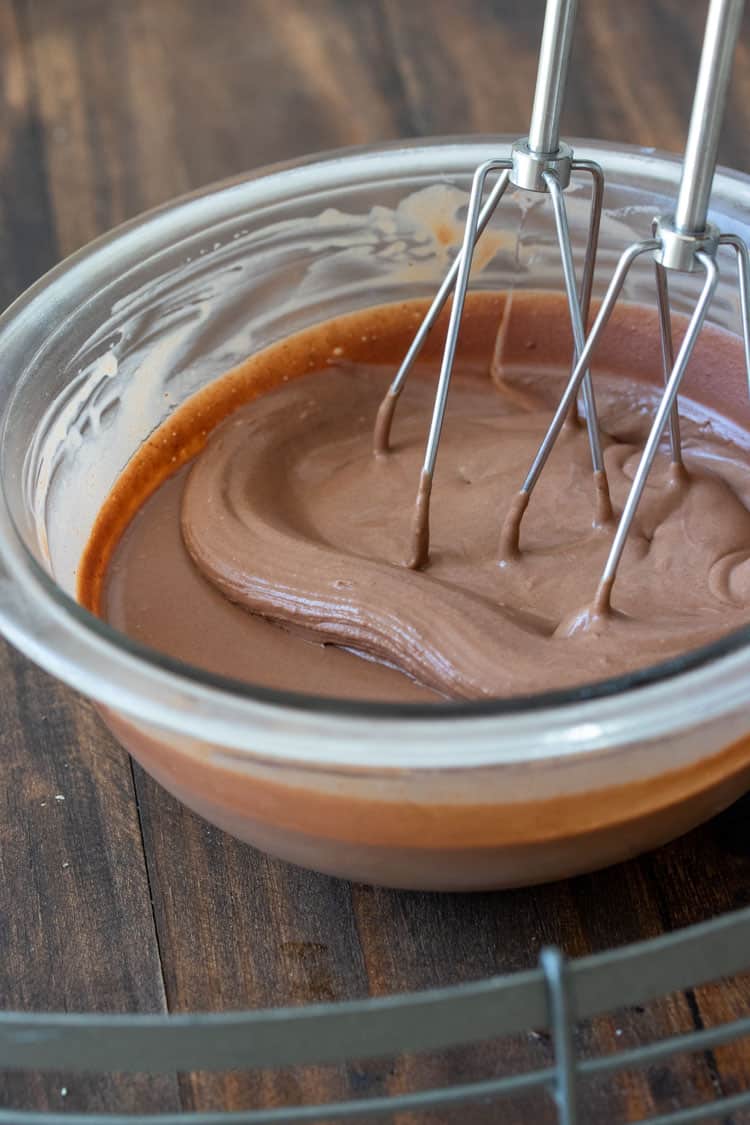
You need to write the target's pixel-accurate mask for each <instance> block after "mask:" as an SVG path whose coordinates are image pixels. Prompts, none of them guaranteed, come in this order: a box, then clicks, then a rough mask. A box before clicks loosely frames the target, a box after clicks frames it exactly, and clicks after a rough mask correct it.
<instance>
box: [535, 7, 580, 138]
mask: <svg viewBox="0 0 750 1125" xmlns="http://www.w3.org/2000/svg"><path fill="white" fill-rule="evenodd" d="M576 7H577V0H547V7H546V9H545V13H544V28H543V30H542V42H541V46H540V48H539V64H538V68H537V74H536V89H535V90H534V105H533V108H532V110H531V124H530V126H529V138H528V140H529V148H530V149H531V151H532V152H534V153H555V152H557V151H558V149H559V148H560V114H561V112H562V103H563V95H564V92H565V81H566V78H567V75H568V64H569V62H570V51H571V47H572V45H573V29H574V27H575V19H576Z"/></svg>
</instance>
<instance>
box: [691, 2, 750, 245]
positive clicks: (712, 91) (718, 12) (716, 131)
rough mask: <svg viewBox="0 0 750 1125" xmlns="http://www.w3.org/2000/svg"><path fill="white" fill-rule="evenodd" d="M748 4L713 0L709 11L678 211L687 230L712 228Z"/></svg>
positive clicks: (697, 230) (696, 230)
mask: <svg viewBox="0 0 750 1125" xmlns="http://www.w3.org/2000/svg"><path fill="white" fill-rule="evenodd" d="M743 7H744V0H711V4H710V6H709V9H708V19H707V20H706V31H705V36H704V39H703V50H702V52H701V61H700V67H699V69H698V80H697V82H696V87H695V95H694V97H693V109H692V112H691V114H690V126H689V129H688V137H687V143H686V145H685V159H684V163H683V166H682V178H681V180H680V191H679V195H678V197H677V207H676V209H675V227H676V228H677V230H678V231H680V232H681V233H687V234H694V233H696V234H697V233H700V232H701V231H703V230H705V228H706V218H707V215H708V204H709V199H710V196H711V186H712V183H713V178H714V170H715V168H716V153H717V150H718V147H719V135H720V133H721V124H722V120H723V118H724V108H725V106H726V100H727V91H728V88H729V79H730V75H731V72H732V59H733V57H734V50H735V46H736V43H737V37H738V35H739V30H740V20H741V19H742V9H743Z"/></svg>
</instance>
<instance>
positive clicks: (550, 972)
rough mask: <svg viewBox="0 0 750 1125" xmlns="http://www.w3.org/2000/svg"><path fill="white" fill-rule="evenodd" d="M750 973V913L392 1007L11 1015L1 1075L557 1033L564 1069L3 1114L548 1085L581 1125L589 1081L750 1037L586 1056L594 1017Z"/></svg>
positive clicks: (747, 1100) (23, 1122) (20, 1119)
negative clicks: (439, 1082) (581, 1054)
mask: <svg viewBox="0 0 750 1125" xmlns="http://www.w3.org/2000/svg"><path fill="white" fill-rule="evenodd" d="M749 968H750V909H746V910H741V911H738V912H736V913H733V914H726V915H724V916H723V917H721V918H718V919H716V920H714V921H711V922H705V923H702V924H700V925H697V926H692V927H690V928H688V929H684V930H679V931H677V932H676V933H673V934H668V935H664V936H662V937H658V938H654V939H651V940H650V941H644V942H639V943H637V944H634V945H627V946H623V947H621V948H619V949H615V950H612V951H610V952H606V953H600V954H597V955H595V956H591V957H583V958H580V959H577V960H575V961H566V959H565V958H564V957H563V955H562V953H561V952H560V951H559V950H558V949H556V948H550V949H545V950H543V951H542V953H541V956H540V958H539V966H538V968H536V969H532V970H530V971H528V972H522V973H514V974H511V975H508V976H498V977H491V978H489V979H487V980H483V981H478V982H476V983H471V984H463V985H459V986H455V987H451V988H445V989H435V990H431V991H426V992H417V993H407V994H404V995H399V996H394V997H388V998H385V999H374V1000H364V1001H356V1002H347V1003H337V1004H319V1005H314V1006H309V1007H305V1008H292V1009H282V1008H280V1009H274V1010H271V1011H258V1012H227V1013H222V1014H209V1013H195V1014H189V1015H187V1014H186V1015H174V1016H163V1015H142V1016H140V1015H121V1016H117V1015H84V1014H57V1013H25V1012H1V1013H0V1070H11V1069H28V1070H40V1071H43V1070H57V1071H60V1070H66V1071H71V1072H82V1071H86V1072H99V1073H105V1072H110V1071H116V1072H121V1073H122V1072H125V1073H127V1072H131V1073H132V1072H141V1073H146V1074H163V1073H170V1072H174V1071H191V1070H230V1069H236V1068H240V1067H241V1068H253V1067H267V1066H293V1065H307V1064H321V1063H345V1062H347V1061H350V1060H352V1059H361V1058H376V1057H379V1056H385V1055H395V1054H398V1053H400V1052H403V1051H409V1052H412V1051H424V1050H429V1049H435V1048H443V1047H453V1046H459V1045H464V1044H471V1043H477V1042H480V1041H482V1040H488V1039H495V1038H497V1037H499V1036H503V1035H512V1034H514V1033H517V1032H520V1031H526V1030H528V1028H530V1027H546V1028H549V1029H550V1031H551V1033H552V1041H553V1044H554V1051H555V1056H554V1065H553V1066H550V1067H547V1068H544V1069H540V1070H533V1071H529V1072H527V1073H522V1074H515V1075H510V1076H505V1077H498V1078H492V1079H488V1080H486V1081H483V1082H471V1083H466V1084H457V1085H453V1086H447V1087H444V1088H440V1089H430V1090H421V1091H415V1092H413V1093H407V1094H399V1095H395V1096H383V1097H376V1098H360V1099H357V1100H349V1101H343V1102H337V1103H328V1104H319V1105H307V1106H291V1107H289V1108H273V1109H252V1110H243V1111H240V1112H225V1111H219V1112H207V1113H195V1112H188V1113H166V1114H147V1115H143V1114H136V1115H133V1114H125V1115H123V1114H107V1113H104V1114H103V1113H83V1114H80V1113H58V1112H29V1111H25V1110H15V1109H0V1125H292V1123H296V1122H315V1121H327V1122H328V1121H357V1120H359V1119H361V1118H363V1117H367V1118H368V1119H373V1118H375V1117H379V1116H386V1115H388V1114H394V1113H397V1112H404V1111H411V1112H416V1111H419V1110H424V1109H434V1108H447V1107H449V1106H457V1105H464V1104H469V1103H471V1102H477V1101H487V1100H488V1099H493V1098H497V1099H501V1098H510V1097H513V1096H518V1095H522V1094H526V1093H528V1092H529V1091H533V1090H540V1089H542V1090H546V1091H547V1092H548V1093H549V1094H550V1095H551V1097H552V1098H553V1099H554V1101H555V1104H556V1106H557V1115H558V1121H559V1122H560V1125H575V1122H576V1120H577V1107H578V1106H579V1104H580V1103H581V1100H582V1098H583V1097H584V1096H585V1084H586V1081H587V1080H588V1079H591V1078H594V1077H600V1076H602V1075H608V1074H613V1073H615V1072H617V1071H623V1070H632V1069H637V1068H640V1067H645V1066H649V1065H652V1064H653V1063H656V1062H660V1061H662V1060H664V1059H667V1058H670V1057H672V1056H674V1055H676V1054H679V1053H681V1052H692V1051H699V1050H708V1049H710V1048H714V1047H718V1046H721V1045H723V1044H726V1043H730V1042H733V1041H735V1040H738V1039H741V1038H743V1037H745V1036H750V1015H748V1016H746V1017H743V1018H742V1019H738V1020H734V1021H732V1022H730V1023H724V1024H720V1025H718V1026H716V1027H711V1028H706V1029H702V1030H699V1031H694V1032H691V1033H689V1034H683V1035H675V1036H671V1037H668V1038H665V1039H661V1040H658V1041H657V1042H654V1043H651V1044H648V1045H647V1046H639V1047H636V1048H632V1049H628V1050H622V1051H618V1052H614V1053H612V1054H608V1055H605V1056H600V1057H598V1058H594V1059H585V1060H578V1059H576V1056H575V1047H574V1039H573V1032H574V1029H575V1026H576V1023H577V1022H578V1021H580V1020H583V1019H586V1018H589V1017H592V1016H597V1015H602V1014H604V1013H606V1012H608V1011H610V1010H612V1009H617V1008H621V1007H624V1006H630V1005H633V1004H642V1003H645V1002H647V1001H650V1000H654V999H656V998H657V997H660V996H665V995H667V994H668V993H671V992H676V991H679V990H681V989H685V988H691V987H695V986H697V985H701V984H706V983H708V982H709V981H712V980H717V979H719V978H720V977H729V976H734V975H736V974H737V973H740V972H742V971H743V970H745V969H749ZM748 1108H750V1090H747V1091H745V1092H743V1093H739V1094H735V1095H732V1096H728V1097H722V1098H719V1099H717V1100H714V1101H712V1102H708V1103H705V1104H702V1105H698V1106H689V1107H685V1108H684V1109H680V1110H677V1111H675V1112H673V1113H669V1114H667V1115H666V1116H659V1117H650V1118H647V1119H644V1122H645V1125H682V1123H687V1122H700V1121H707V1120H708V1119H710V1118H716V1117H717V1116H720V1115H721V1116H726V1115H728V1114H730V1113H732V1112H735V1111H737V1110H740V1109H748Z"/></svg>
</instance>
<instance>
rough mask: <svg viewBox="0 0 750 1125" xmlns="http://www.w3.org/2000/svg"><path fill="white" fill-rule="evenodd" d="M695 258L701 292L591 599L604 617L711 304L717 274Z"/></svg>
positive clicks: (707, 261)
mask: <svg viewBox="0 0 750 1125" xmlns="http://www.w3.org/2000/svg"><path fill="white" fill-rule="evenodd" d="M696 257H697V259H698V261H699V263H700V264H701V265H702V266H703V268H704V269H705V271H706V280H705V283H704V285H703V289H702V290H701V295H700V297H699V298H698V303H697V305H696V306H695V309H694V311H693V315H692V317H691V318H690V323H689V325H688V329H687V332H686V333H685V336H684V339H683V341H682V343H681V345H680V350H679V352H678V353H677V359H676V361H675V364H674V367H673V369H672V373H671V375H670V377H669V380H668V382H667V386H666V389H665V391H664V396H663V398H662V400H661V402H660V403H659V409H658V410H657V412H656V416H655V418H654V421H653V424H652V426H651V430H650V432H649V435H648V440H647V441H646V445H645V447H644V450H643V453H642V454H641V459H640V461H639V463H638V468H637V469H636V473H635V476H634V477H633V483H632V485H631V488H630V491H629V492H628V498H627V500H626V502H625V507H624V508H623V511H622V516H621V517H620V522H619V524H618V525H617V531H616V533H615V537H614V539H613V541H612V546H611V548H610V552H609V555H608V557H607V561H606V563H605V565H604V570H603V571H602V576H601V578H600V579H599V586H598V588H597V591H596V596H595V598H594V613H595V614H603V613H607V612H608V610H609V608H610V597H611V593H612V586H613V585H614V581H615V575H616V574H617V568H618V566H619V564H620V559H621V558H622V552H623V550H624V548H625V542H626V540H627V537H628V534H629V532H630V527H631V524H632V522H633V517H634V516H635V511H636V508H637V507H638V504H639V502H640V499H641V495H642V494H643V489H644V487H645V485H646V480H647V478H648V474H649V473H650V471H651V466H652V465H653V463H654V458H655V456H656V451H657V449H658V447H659V442H660V441H661V435H662V433H663V431H664V427H665V425H666V422H667V418H668V416H669V413H670V411H671V410H672V407H673V405H674V403H675V401H676V399H677V393H678V391H679V389H680V383H681V382H682V379H683V376H684V374H685V370H686V368H687V365H688V363H689V362H690V357H691V355H692V354H693V349H694V348H695V344H696V341H697V339H698V335H699V333H700V331H701V328H702V327H703V322H704V320H705V319H706V313H707V312H708V307H709V305H710V304H711V300H712V298H713V295H714V293H715V291H716V286H717V284H718V281H719V270H718V267H717V265H716V262H715V261H714V259H713V258H712V257H711V256H710V255H709V254H705V253H704V252H703V251H698V253H697V255H696Z"/></svg>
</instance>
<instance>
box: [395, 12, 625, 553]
mask: <svg viewBox="0 0 750 1125" xmlns="http://www.w3.org/2000/svg"><path fill="white" fill-rule="evenodd" d="M576 6H577V0H548V2H547V7H546V12H545V18H544V29H543V32H542V42H541V47H540V52H539V68H538V73H537V82H536V91H535V94H534V103H533V108H532V114H531V125H530V128H529V135H528V137H526V138H521V139H520V140H518V141H516V143H515V144H514V145H512V147H511V151H510V156H509V157H507V158H504V157H499V158H498V159H493V160H488V161H486V162H485V163H484V164H482V165H480V166H479V167H478V168H477V169H476V171H475V173H474V178H473V181H472V187H471V193H470V196H469V207H468V214H467V217H466V226H465V229H464V237H463V244H462V246H461V250H460V252H459V253H458V255H457V256H456V258H455V260H454V262H453V265H452V266H451V269H450V270H449V272H448V274H447V275H446V277H445V280H444V281H443V284H442V285H441V286H440V289H439V290H438V293H437V295H436V296H435V299H434V300H433V302H432V305H431V306H430V308H429V311H428V313H427V315H426V316H425V318H424V320H423V321H422V324H421V325H420V328H419V331H418V332H417V334H416V336H415V337H414V340H413V342H412V344H411V347H410V348H409V350H408V352H407V354H406V356H405V358H404V360H403V363H402V364H401V367H400V368H399V370H398V372H397V374H396V376H395V378H394V380H393V382H392V383H391V386H390V388H389V390H388V392H387V393H386V396H385V398H384V399H383V402H382V403H381V406H380V409H379V411H378V415H377V420H376V423H375V433H374V446H375V452H376V454H384V453H386V452H387V451H388V448H389V442H390V433H391V425H392V422H393V417H394V414H395V410H396V405H397V403H398V399H399V396H400V394H401V392H402V391H403V389H404V386H405V384H406V380H407V378H408V376H409V372H410V371H411V369H412V367H413V366H414V363H415V361H416V359H417V357H418V355H419V353H420V351H421V350H422V347H423V345H424V342H425V340H426V339H427V336H428V334H429V332H430V330H431V329H432V327H433V325H434V324H435V322H436V320H437V319H438V316H439V315H440V313H441V311H442V309H443V308H444V306H445V304H446V302H447V301H448V298H449V296H450V295H451V293H452V292H453V290H454V289H455V293H454V297H453V304H452V307H451V312H450V319H449V323H448V331H447V336H446V342H445V350H444V353H443V358H442V363H441V368H440V375H439V378H438V386H437V393H436V396H435V404H434V409H433V414H432V421H431V424H430V431H429V436H428V439H427V445H426V449H425V457H424V463H423V467H422V473H421V477H420V482H419V489H418V493H417V503H416V508H415V519H414V528H413V533H412V546H411V552H410V556H409V559H408V565H409V566H410V567H412V568H413V569H419V568H420V567H423V566H424V565H425V564H426V563H427V560H428V557H429V513H430V494H431V491H432V480H433V475H434V472H435V462H436V459H437V452H438V445H439V443H440V433H441V429H442V425H443V418H444V415H445V407H446V402H447V398H448V390H449V386H450V380H451V375H452V372H453V364H454V360H455V354H456V345H457V342H458V335H459V330H460V325H461V316H462V313H463V308H464V303H465V298H466V291H467V288H468V284H469V275H470V272H471V264H472V258H473V254H474V248H475V246H476V243H477V241H478V239H479V237H480V236H481V234H482V232H483V231H484V229H485V228H486V226H487V225H488V223H489V222H490V219H491V218H492V215H493V214H494V212H495V209H496V208H497V205H498V203H499V202H500V200H501V199H502V197H503V195H504V194H505V192H506V190H507V189H508V188H509V187H510V186H511V185H512V186H514V187H517V188H521V189H525V190H527V191H532V192H539V193H545V194H548V195H549V197H550V200H551V203H552V208H553V212H554V217H555V228H556V234H557V241H558V244H559V248H560V256H561V259H562V271H563V276H564V279H565V291H566V295H567V301H568V307H569V311H570V321H571V327H572V330H573V340H574V346H575V356H576V358H577V357H578V356H579V355H580V354H581V353H582V351H583V346H584V342H585V325H586V323H587V321H588V313H589V305H590V301H591V288H592V282H593V274H594V264H595V259H596V248H597V242H598V239H599V222H600V219H601V212H602V198H603V193H604V176H603V173H602V170H601V168H600V166H599V165H598V164H597V163H596V162H595V161H593V160H578V159H576V158H575V156H574V153H573V150H572V148H571V147H570V145H567V144H565V143H564V142H562V141H561V140H560V128H559V126H560V113H561V110H562V101H563V92H564V89H565V81H566V78H567V72H568V64H569V61H570V51H571V46H572V41H573V29H574V24H575V13H576ZM498 172H499V173H500V175H499V178H498V180H497V182H496V184H495V185H494V187H493V188H492V191H491V192H490V194H489V195H488V197H487V201H486V202H485V203H484V206H482V200H483V197H484V192H485V187H486V184H487V181H488V179H489V177H490V176H492V175H493V174H495V173H498ZM573 172H583V173H585V174H587V175H589V176H590V177H591V181H592V192H591V211H590V218H589V227H588V238H587V245H586V252H585V258H584V263H583V274H582V279H581V286H580V294H579V292H578V291H577V284H576V275H575V266H574V261H573V251H572V248H571V241H570V232H569V229H568V217H567V211H566V206H565V198H564V194H563V193H564V191H565V188H566V187H567V186H568V184H569V183H570V179H571V174H572V173H573ZM576 370H578V369H576ZM581 387H582V398H583V408H584V414H585V419H586V427H587V432H588V440H589V446H590V450H591V461H592V466H593V471H594V481H595V490H596V491H595V496H596V507H597V513H598V516H597V518H598V519H599V520H605V521H606V520H607V519H608V518H609V516H610V515H611V508H610V504H609V493H608V488H607V478H606V475H605V472H604V460H603V455H602V448H601V441H600V438H599V425H598V420H597V413H596V403H595V399H594V390H593V386H592V382H591V376H590V374H589V372H588V371H587V370H585V369H581V378H580V380H579V381H578V383H577V389H578V388H581ZM576 398H577V390H576V392H573V393H571V394H569V395H568V398H567V406H566V410H567V411H568V412H570V411H576V410H577V403H576Z"/></svg>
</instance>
